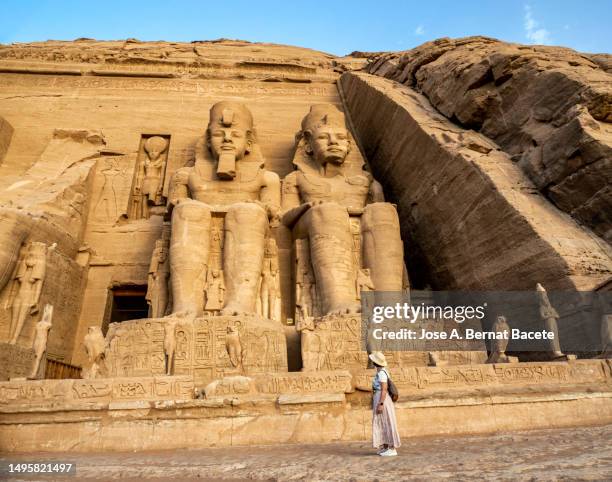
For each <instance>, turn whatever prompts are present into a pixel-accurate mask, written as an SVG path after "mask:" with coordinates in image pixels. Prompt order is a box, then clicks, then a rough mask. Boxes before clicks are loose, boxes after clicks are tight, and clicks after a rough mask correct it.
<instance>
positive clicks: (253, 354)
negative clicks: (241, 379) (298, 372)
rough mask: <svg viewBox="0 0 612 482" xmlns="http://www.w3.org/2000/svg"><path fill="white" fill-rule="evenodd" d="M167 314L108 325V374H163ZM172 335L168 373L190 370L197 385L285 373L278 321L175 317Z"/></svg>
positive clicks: (283, 337)
mask: <svg viewBox="0 0 612 482" xmlns="http://www.w3.org/2000/svg"><path fill="white" fill-rule="evenodd" d="M170 320H171V318H170V317H166V318H161V319H159V318H158V319H144V320H129V321H124V322H121V323H113V324H111V326H110V328H109V335H108V338H109V348H108V350H107V351H106V364H107V367H108V370H109V376H112V377H118V376H151V375H161V374H164V373H166V363H165V355H166V351H165V348H164V341H165V339H166V326H167V325H168V322H169V321H170ZM179 320H180V322H179V323H177V324H176V328H175V332H174V336H175V340H176V341H175V342H176V347H175V349H174V365H173V374H174V375H193V376H194V377H195V379H196V382H197V383H198V385H204V384H207V383H210V382H211V381H213V380H215V379H217V378H221V377H224V376H232V375H249V376H250V375H253V374H258V373H271V372H286V371H287V345H286V341H285V333H284V331H283V328H282V326H281V325H280V323H277V322H273V321H271V320H266V319H262V318H260V317H259V316H256V315H251V316H247V315H244V316H222V315H221V316H206V317H203V318H196V319H194V320H189V319H185V318H181V319H179Z"/></svg>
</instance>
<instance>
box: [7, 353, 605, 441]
mask: <svg viewBox="0 0 612 482" xmlns="http://www.w3.org/2000/svg"><path fill="white" fill-rule="evenodd" d="M392 374H393V376H394V379H395V382H396V384H397V385H398V387H399V389H400V392H401V399H400V400H399V401H398V402H397V403H396V413H397V419H398V424H399V429H400V432H401V435H402V436H403V437H409V436H415V435H419V436H427V435H440V434H445V435H451V434H452V435H455V434H465V433H494V432H499V431H508V430H524V429H537V428H553V427H571V426H574V425H576V424H577V423H579V424H581V425H601V424H606V423H610V422H612V417H611V416H612V411H611V410H610V404H611V401H612V398H611V395H612V392H611V391H610V387H611V380H612V378H611V376H612V375H611V372H610V364H609V361H605V360H586V361H577V362H569V363H567V362H564V363H520V364H512V365H508V364H490V365H479V366H455V367H443V368H438V367H418V368H404V369H401V370H400V369H396V370H392ZM372 375H373V370H361V371H360V372H359V373H354V374H353V375H352V377H351V376H350V375H349V374H348V373H347V372H344V371H334V372H329V371H323V372H320V373H309V372H301V373H285V375H284V376H281V375H280V374H274V375H271V376H268V378H266V377H260V376H258V377H256V379H255V380H254V381H253V382H252V383H251V385H250V386H249V384H248V379H247V380H245V378H246V377H228V378H224V379H222V380H220V381H219V382H218V383H217V382H216V385H215V386H214V387H207V389H206V399H194V398H193V393H192V394H191V396H189V395H190V394H189V389H190V387H191V386H192V383H193V381H192V380H190V379H189V377H184V376H180V377H131V378H116V379H97V380H45V381H35V382H19V381H13V382H0V395H1V396H0V450H2V451H3V452H18V451H32V450H42V451H50V452H51V451H65V450H71V451H73V452H87V451H92V450H105V451H126V450H143V449H145V450H146V449H148V450H160V449H175V448H202V447H227V446H236V445H253V444H273V443H274V444H287V443H294V444H295V443H322V442H330V441H349V440H366V439H368V438H369V437H370V436H371V426H372V423H371V408H370V403H371V401H370V400H371V394H370V393H369V392H368V391H369V390H371V379H372ZM237 378H239V379H237ZM209 394H210V398H209V396H208V395H209ZM58 426H61V427H62V429H61V430H58ZM26 428H27V429H26Z"/></svg>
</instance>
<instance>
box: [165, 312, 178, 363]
mask: <svg viewBox="0 0 612 482" xmlns="http://www.w3.org/2000/svg"><path fill="white" fill-rule="evenodd" d="M177 322H178V320H176V319H173V318H170V319H168V320H166V321H165V322H164V357H165V359H166V360H165V361H166V375H172V373H173V372H174V355H175V353H176V324H177Z"/></svg>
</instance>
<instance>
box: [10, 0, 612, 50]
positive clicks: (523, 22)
mask: <svg viewBox="0 0 612 482" xmlns="http://www.w3.org/2000/svg"><path fill="white" fill-rule="evenodd" d="M0 5H1V7H2V13H1V14H0V43H12V42H32V41H41V40H48V39H56V40H73V39H75V38H78V37H92V38H96V39H102V40H107V39H125V38H128V37H135V38H138V39H140V40H173V41H191V40H209V39H215V38H220V37H226V38H239V39H243V40H250V41H265V42H274V43H283V44H290V45H298V46H302V47H310V48H314V49H318V50H323V51H326V52H330V53H334V54H338V55H344V54H347V53H349V52H351V51H353V50H365V51H379V50H405V49H409V48H412V47H414V46H416V45H419V44H421V43H423V42H425V41H427V40H432V39H435V38H438V37H444V36H448V37H463V36H467V35H477V34H480V35H487V36H490V37H496V38H499V39H502V40H507V41H511V42H520V43H546V44H552V45H564V46H568V47H572V48H574V49H576V50H581V51H584V52H610V51H611V50H612V48H611V47H612V45H611V44H612V35H611V33H610V32H611V31H612V28H610V25H611V24H612V1H610V0H591V1H584V0H583V1H576V0H574V1H567V0H531V1H519V0H497V1H494V0H481V1H469V0H455V1H449V0H428V1H427V0H420V1H412V0H410V1H408V0H405V1H400V0H395V1H385V0H370V1H361V0H354V1H331V0H328V1H317V0H311V1H310V2H296V1H291V0H283V1H271V0H270V1H261V2H258V1H256V0H252V1H243V0H217V1H208V0H200V1H186V0H165V1H157V0H149V1H130V0H123V1H115V0H106V1H94V0H90V1H59V0H58V1H49V0H39V1H32V0H22V1H16V0H4V1H3V2H2V3H1V4H0Z"/></svg>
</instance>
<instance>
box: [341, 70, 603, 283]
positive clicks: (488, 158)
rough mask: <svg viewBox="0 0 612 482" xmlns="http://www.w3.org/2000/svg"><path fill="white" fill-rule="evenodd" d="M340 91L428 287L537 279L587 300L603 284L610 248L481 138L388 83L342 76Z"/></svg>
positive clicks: (408, 250)
mask: <svg viewBox="0 0 612 482" xmlns="http://www.w3.org/2000/svg"><path fill="white" fill-rule="evenodd" d="M341 86H342V89H343V92H344V98H345V100H346V103H347V106H348V109H349V111H350V113H351V118H352V120H353V124H354V126H355V129H356V131H357V134H358V137H359V138H360V139H361V143H362V146H363V148H364V151H365V154H366V156H367V157H368V159H369V161H370V165H371V167H372V170H373V174H374V176H375V177H376V178H377V179H379V180H380V182H381V183H382V185H383V187H384V188H385V193H386V194H387V196H388V197H389V199H390V200H391V201H392V202H396V203H397V204H398V212H399V215H400V225H401V226H402V238H403V239H404V240H407V242H406V245H405V248H404V250H405V252H406V254H407V258H408V259H409V260H411V259H412V258H413V253H415V251H418V250H420V251H421V252H422V254H423V257H424V258H425V264H426V265H427V267H428V268H427V271H428V272H429V274H430V276H431V282H432V283H433V284H434V287H436V288H438V289H464V290H470V289H471V290H491V289H493V290H494V289H500V290H521V289H533V284H534V283H533V280H535V279H542V280H545V281H542V283H543V284H549V285H550V286H551V287H554V288H555V289H572V288H573V289H585V290H588V289H593V288H594V287H595V286H597V285H598V284H599V283H601V282H602V281H604V280H606V279H608V278H609V276H610V273H611V272H612V261H611V259H612V258H611V250H610V247H609V246H608V245H607V244H606V243H605V242H603V241H601V240H599V239H598V238H597V236H595V235H593V234H592V233H590V232H588V230H585V229H583V228H582V227H580V226H579V225H578V224H577V223H576V222H575V221H573V220H572V219H571V218H569V217H568V216H566V215H565V214H563V213H562V212H560V211H559V210H557V209H556V208H555V207H554V206H552V205H551V204H550V203H549V202H548V201H547V200H546V199H545V198H544V197H543V196H541V195H540V194H539V193H538V191H537V189H536V188H535V187H534V185H533V184H532V183H531V182H530V181H529V179H527V177H526V176H525V175H524V174H523V172H522V171H521V169H519V168H518V166H516V164H515V163H513V162H512V160H511V159H510V157H509V156H508V154H506V153H505V152H503V151H502V150H500V149H499V148H498V147H497V146H496V145H495V144H494V143H492V142H491V141H490V140H489V139H487V138H486V137H485V136H483V135H481V134H478V133H475V132H474V131H470V130H466V129H462V128H461V127H458V126H456V125H454V124H452V123H451V122H450V121H449V120H448V119H446V118H444V117H443V116H442V115H440V114H439V113H438V112H436V110H435V109H433V108H432V106H431V104H430V103H429V101H428V100H427V99H426V98H425V97H424V96H423V95H421V94H419V93H417V92H415V91H414V90H413V89H411V88H409V87H406V86H403V85H399V84H397V83H394V82H392V81H389V80H386V79H381V78H379V77H376V76H372V75H368V74H363V73H346V74H344V75H343V76H342V78H341ZM408 264H409V266H410V261H409V262H408Z"/></svg>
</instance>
